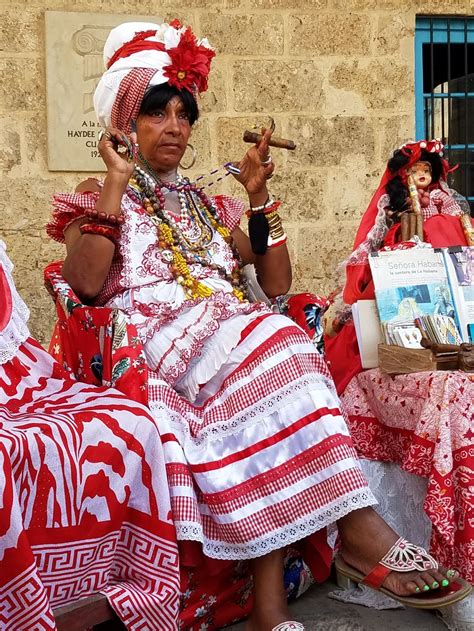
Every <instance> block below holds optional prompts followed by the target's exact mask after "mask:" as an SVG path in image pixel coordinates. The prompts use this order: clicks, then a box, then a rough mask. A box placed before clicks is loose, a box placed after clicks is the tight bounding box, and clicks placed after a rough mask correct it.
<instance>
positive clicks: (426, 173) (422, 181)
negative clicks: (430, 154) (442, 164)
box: [407, 162, 432, 188]
mask: <svg viewBox="0 0 474 631" xmlns="http://www.w3.org/2000/svg"><path fill="white" fill-rule="evenodd" d="M407 173H408V175H412V176H413V179H414V180H415V185H416V188H428V186H429V185H430V184H431V179H432V177H431V165H430V164H429V162H415V164H414V165H413V166H411V167H410V168H409V169H408V170H407Z"/></svg>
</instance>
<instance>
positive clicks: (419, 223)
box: [416, 213, 423, 241]
mask: <svg viewBox="0 0 474 631" xmlns="http://www.w3.org/2000/svg"><path fill="white" fill-rule="evenodd" d="M416 234H417V236H418V237H419V238H420V239H421V241H423V215H422V214H421V213H420V214H419V215H416Z"/></svg>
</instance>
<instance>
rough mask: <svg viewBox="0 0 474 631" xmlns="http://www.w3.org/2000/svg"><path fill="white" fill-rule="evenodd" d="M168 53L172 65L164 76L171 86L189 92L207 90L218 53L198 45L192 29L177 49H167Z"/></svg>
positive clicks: (167, 67)
mask: <svg viewBox="0 0 474 631" xmlns="http://www.w3.org/2000/svg"><path fill="white" fill-rule="evenodd" d="M166 52H167V53H168V55H169V56H170V58H171V64H170V65H168V66H165V68H164V75H165V77H166V78H167V79H168V83H169V84H170V85H174V86H176V87H177V88H178V89H180V90H182V89H183V88H184V89H186V90H189V92H205V91H206V90H207V77H208V75H209V71H210V69H211V60H212V58H213V57H214V56H215V54H216V53H215V52H214V51H213V50H211V49H210V48H207V47H206V46H203V45H202V44H198V42H197V39H196V37H195V36H194V35H193V33H192V31H191V29H190V28H187V29H186V30H185V31H184V33H183V34H182V35H181V39H180V40H179V44H178V45H177V46H176V47H175V48H168V49H166Z"/></svg>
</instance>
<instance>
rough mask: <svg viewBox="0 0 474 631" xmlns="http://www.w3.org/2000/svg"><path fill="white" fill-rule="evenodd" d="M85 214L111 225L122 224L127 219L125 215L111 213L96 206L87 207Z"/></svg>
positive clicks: (94, 219)
mask: <svg viewBox="0 0 474 631" xmlns="http://www.w3.org/2000/svg"><path fill="white" fill-rule="evenodd" d="M85 215H86V217H89V219H92V220H93V221H100V222H101V223H106V224H109V225H111V226H121V225H122V224H123V222H124V221H125V218H124V217H123V215H113V214H110V215H109V214H107V213H104V212H102V211H101V210H96V209H95V208H87V210H86V211H85Z"/></svg>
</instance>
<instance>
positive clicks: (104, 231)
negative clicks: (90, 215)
mask: <svg viewBox="0 0 474 631" xmlns="http://www.w3.org/2000/svg"><path fill="white" fill-rule="evenodd" d="M79 230H80V232H81V234H98V235H100V236H101V237H105V238H106V239H109V241H112V242H113V243H114V244H115V245H117V242H118V240H119V238H120V231H119V229H118V228H117V227H114V226H103V225H102V224H100V223H83V224H82V226H80V228H79Z"/></svg>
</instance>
